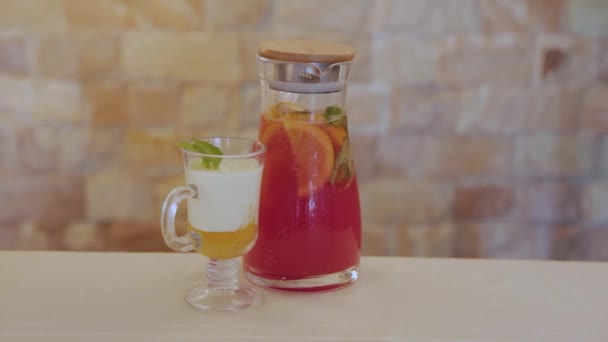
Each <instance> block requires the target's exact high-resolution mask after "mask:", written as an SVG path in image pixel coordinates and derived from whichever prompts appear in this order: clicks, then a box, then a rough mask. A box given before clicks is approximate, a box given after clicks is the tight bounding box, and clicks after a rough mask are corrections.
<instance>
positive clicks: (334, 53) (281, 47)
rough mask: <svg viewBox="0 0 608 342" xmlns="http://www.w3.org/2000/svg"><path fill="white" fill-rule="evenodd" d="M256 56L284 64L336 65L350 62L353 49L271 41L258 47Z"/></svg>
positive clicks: (316, 42)
mask: <svg viewBox="0 0 608 342" xmlns="http://www.w3.org/2000/svg"><path fill="white" fill-rule="evenodd" d="M258 55H259V56H260V57H265V58H268V59H274V60H278V61H284V62H302V63H338V62H347V61H352V60H353V58H354V57H355V49H353V47H352V46H349V45H346V44H340V43H335V42H329V41H324V40H294V39H292V40H272V41H267V42H263V43H261V44H260V45H258Z"/></svg>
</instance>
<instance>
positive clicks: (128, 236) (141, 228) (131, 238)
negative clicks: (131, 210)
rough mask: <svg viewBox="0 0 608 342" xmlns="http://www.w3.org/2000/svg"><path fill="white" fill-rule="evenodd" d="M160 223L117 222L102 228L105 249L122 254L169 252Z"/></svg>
mask: <svg viewBox="0 0 608 342" xmlns="http://www.w3.org/2000/svg"><path fill="white" fill-rule="evenodd" d="M159 231H160V228H159V227H158V223H156V224H153V223H142V222H137V221H133V220H117V221H115V222H112V223H110V224H108V225H106V226H104V227H103V228H102V237H103V239H104V245H105V248H106V249H107V250H109V251H117V252H118V251H121V252H169V251H170V250H169V248H168V247H167V246H166V245H165V243H164V242H163V238H162V235H161V234H159V233H158V232H159Z"/></svg>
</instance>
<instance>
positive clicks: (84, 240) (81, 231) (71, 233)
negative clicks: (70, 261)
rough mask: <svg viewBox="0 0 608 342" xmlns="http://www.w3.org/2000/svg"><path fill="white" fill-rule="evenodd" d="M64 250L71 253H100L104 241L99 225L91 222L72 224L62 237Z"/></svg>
mask: <svg viewBox="0 0 608 342" xmlns="http://www.w3.org/2000/svg"><path fill="white" fill-rule="evenodd" d="M61 247H62V249H66V250H70V251H99V250H102V249H103V241H102V236H101V232H100V229H99V227H98V225H97V224H95V223H94V222H90V221H74V222H70V224H68V226H67V227H66V229H65V231H64V233H63V236H62V237H61Z"/></svg>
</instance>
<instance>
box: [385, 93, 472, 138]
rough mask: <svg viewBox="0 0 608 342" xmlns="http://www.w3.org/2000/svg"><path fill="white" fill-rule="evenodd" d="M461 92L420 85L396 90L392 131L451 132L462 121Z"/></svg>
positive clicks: (393, 101) (393, 95) (393, 99)
mask: <svg viewBox="0 0 608 342" xmlns="http://www.w3.org/2000/svg"><path fill="white" fill-rule="evenodd" d="M461 102H462V91H461V90H460V89H454V88H446V87H436V86H418V87H410V86H404V87H397V88H396V89H393V93H392V106H393V110H392V113H391V114H392V115H391V122H390V129H391V130H393V131H423V132H431V131H436V132H447V131H452V130H453V129H454V127H455V123H456V121H457V120H458V119H459V116H460V111H461Z"/></svg>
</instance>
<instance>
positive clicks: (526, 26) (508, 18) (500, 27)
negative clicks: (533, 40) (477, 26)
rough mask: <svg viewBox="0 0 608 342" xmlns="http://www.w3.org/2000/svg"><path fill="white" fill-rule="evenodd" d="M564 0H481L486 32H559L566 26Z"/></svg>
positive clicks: (480, 5)
mask: <svg viewBox="0 0 608 342" xmlns="http://www.w3.org/2000/svg"><path fill="white" fill-rule="evenodd" d="M564 4H565V1H563V0H507V1H504V0H503V1H500V0H499V1H494V0H491V1H480V2H479V13H480V16H481V22H482V27H483V30H484V32H487V33H496V32H518V33H526V32H537V31H545V32H555V31H558V30H560V29H561V28H562V27H563V26H564V19H565V15H564V11H565V8H564V7H565V6H564Z"/></svg>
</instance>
